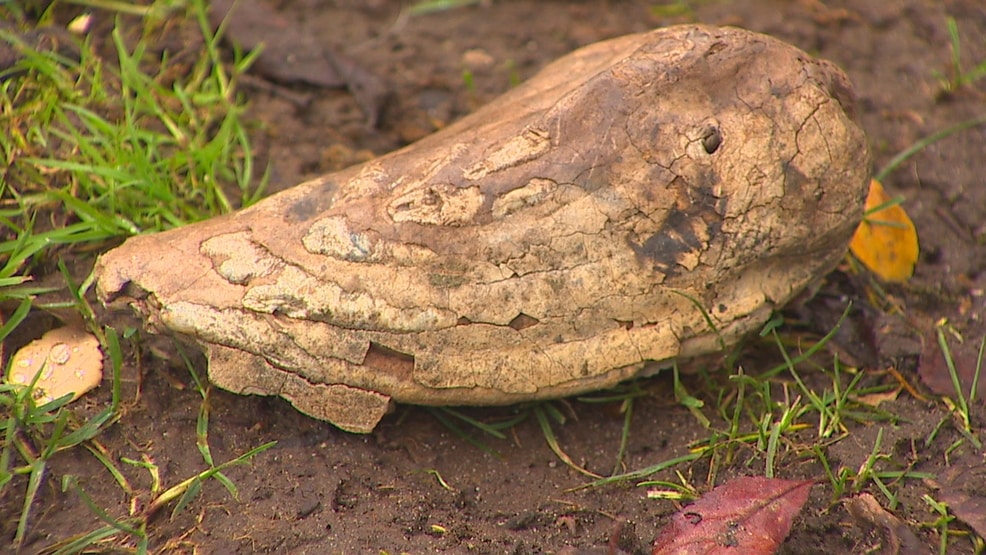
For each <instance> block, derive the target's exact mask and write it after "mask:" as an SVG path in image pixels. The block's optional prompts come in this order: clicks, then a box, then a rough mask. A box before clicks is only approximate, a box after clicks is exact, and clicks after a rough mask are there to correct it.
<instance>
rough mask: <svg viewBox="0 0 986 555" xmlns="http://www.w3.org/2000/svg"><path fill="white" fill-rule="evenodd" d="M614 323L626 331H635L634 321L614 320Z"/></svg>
mask: <svg viewBox="0 0 986 555" xmlns="http://www.w3.org/2000/svg"><path fill="white" fill-rule="evenodd" d="M613 321H614V322H616V325H618V326H620V327H621V328H623V329H625V330H632V329H633V320H613Z"/></svg>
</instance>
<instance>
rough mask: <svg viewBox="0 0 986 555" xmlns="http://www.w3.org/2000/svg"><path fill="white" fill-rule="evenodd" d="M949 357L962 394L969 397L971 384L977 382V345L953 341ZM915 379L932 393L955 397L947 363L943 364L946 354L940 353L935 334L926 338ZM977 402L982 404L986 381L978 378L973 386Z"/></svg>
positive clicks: (930, 334) (950, 344)
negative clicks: (919, 379) (918, 377)
mask: <svg viewBox="0 0 986 555" xmlns="http://www.w3.org/2000/svg"><path fill="white" fill-rule="evenodd" d="M948 350H949V354H950V356H951V357H952V362H953V364H954V365H955V373H956V375H957V376H958V378H959V384H960V385H961V386H962V394H963V395H966V396H969V395H970V394H971V388H972V384H973V383H976V363H977V360H978V358H979V344H978V343H975V342H964V343H958V342H953V343H949V345H948ZM918 376H920V378H921V383H923V384H924V385H925V386H927V387H928V389H930V390H931V391H932V392H933V393H936V394H938V395H944V396H946V397H951V398H953V399H954V398H955V396H956V391H955V384H954V383H952V376H951V375H950V374H949V371H948V364H947V363H946V361H945V354H944V353H943V352H942V350H941V345H940V344H939V343H938V338H937V337H935V334H934V332H930V333H927V334H926V335H925V340H924V347H923V348H922V349H921V358H920V362H919V363H918ZM976 399H977V400H978V402H980V403H982V402H983V400H984V399H986V380H984V379H981V378H980V380H979V381H978V383H976Z"/></svg>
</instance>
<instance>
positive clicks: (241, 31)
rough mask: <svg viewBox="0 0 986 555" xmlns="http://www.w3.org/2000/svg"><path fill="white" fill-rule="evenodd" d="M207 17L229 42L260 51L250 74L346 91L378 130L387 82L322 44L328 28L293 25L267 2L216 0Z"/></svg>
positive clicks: (387, 93) (277, 80) (385, 96)
mask: <svg viewBox="0 0 986 555" xmlns="http://www.w3.org/2000/svg"><path fill="white" fill-rule="evenodd" d="M209 18H210V20H211V22H212V25H213V26H214V27H217V28H218V27H219V26H220V25H225V26H226V34H225V39H226V40H228V41H230V42H232V43H233V44H236V45H237V46H238V47H240V48H242V49H244V50H254V49H255V48H257V47H262V48H263V49H262V50H261V51H260V55H259V56H258V57H257V59H256V61H255V62H254V63H253V67H252V68H251V70H252V71H255V72H257V73H259V74H260V75H263V76H265V77H267V78H268V79H271V80H273V81H276V82H278V83H284V84H293V83H304V84H308V85H314V86H317V87H324V88H340V87H346V88H347V89H349V92H350V93H351V94H352V95H353V98H355V99H356V102H357V103H358V104H359V106H360V109H362V110H363V112H364V114H366V118H367V121H368V123H369V124H370V126H371V127H374V126H376V124H377V120H378V118H379V116H380V110H381V109H382V108H383V105H384V103H385V102H386V99H387V97H388V95H389V94H390V91H389V87H388V85H387V83H386V81H385V80H384V79H383V78H382V77H380V76H378V75H377V74H375V73H373V72H371V71H369V70H367V69H365V68H363V67H362V66H361V65H359V64H358V63H357V62H356V61H355V60H353V59H351V58H349V57H348V56H346V55H344V54H342V53H340V52H337V51H334V50H333V49H331V48H330V47H328V46H327V45H325V44H323V42H322V40H321V39H320V36H322V35H324V34H326V33H327V32H331V30H328V29H318V28H312V26H311V25H308V24H306V23H305V22H303V21H302V22H299V21H289V20H287V19H285V18H284V17H283V16H282V15H281V14H279V13H278V12H277V11H276V10H275V9H274V8H273V7H272V6H271V5H269V4H268V3H267V2H259V1H258V2H235V1H234V0H213V1H212V2H211V3H210V5H209Z"/></svg>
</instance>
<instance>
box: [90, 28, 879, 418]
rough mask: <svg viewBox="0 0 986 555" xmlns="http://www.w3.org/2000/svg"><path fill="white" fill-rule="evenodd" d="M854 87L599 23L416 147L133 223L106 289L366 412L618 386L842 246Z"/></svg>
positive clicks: (103, 275)
mask: <svg viewBox="0 0 986 555" xmlns="http://www.w3.org/2000/svg"><path fill="white" fill-rule="evenodd" d="M849 90H850V88H849V84H848V82H847V81H846V77H845V76H844V75H843V74H842V73H841V72H840V71H839V70H838V69H836V68H835V67H834V66H832V65H830V64H827V63H825V62H819V61H816V60H813V59H812V58H810V57H809V56H808V55H806V54H805V53H803V52H801V51H799V50H797V49H795V48H793V47H791V46H788V45H786V44H784V43H781V42H779V41H776V40H774V39H771V38H768V37H765V36H763V35H758V34H755V33H751V32H747V31H741V30H738V29H729V28H726V29H720V28H714V27H706V26H679V27H672V28H667V29H662V30H657V31H652V32H650V33H646V34H640V35H630V36H626V37H621V38H618V39H614V40H611V41H607V42H602V43H597V44H595V45H592V46H589V47H586V48H584V49H581V50H578V51H576V52H574V53H572V54H570V55H568V56H566V57H564V58H562V59H560V60H558V61H557V62H555V63H553V64H551V65H550V66H548V67H547V68H545V69H544V70H543V71H542V72H541V73H539V74H538V75H537V76H535V77H534V78H533V79H531V80H530V81H528V82H527V83H525V84H524V85H522V86H520V87H518V88H516V89H514V90H513V91H511V92H510V93H508V94H506V95H504V96H503V97H501V98H499V99H497V100H496V101H494V102H493V103H491V104H490V105H488V106H486V107H485V108H483V109H482V110H480V111H478V112H477V113H475V114H473V115H471V116H469V117H467V118H465V119H463V120H462V121H460V122H458V123H456V124H455V125H452V126H450V127H448V128H447V129H445V130H443V131H442V132H440V133H437V134H435V135H433V136H431V137H428V138H426V139H424V140H422V141H420V142H418V143H416V144H414V145H411V146H410V147H407V148H405V149H402V150H400V151H397V152H394V153H391V154H389V155H387V156H384V157H381V158H379V159H376V160H373V161H371V162H369V163H367V164H364V165H362V166H358V167H354V168H349V169H347V170H344V171H341V172H338V173H335V174H331V175H326V176H324V177H321V178H319V179H316V180H313V181H310V182H307V183H303V184H301V185H298V186H296V187H294V188H292V189H290V190H288V191H285V192H283V193H280V194H278V195H275V196H272V197H270V198H269V199H266V200H265V201H263V202H261V203H259V204H257V205H255V206H253V207H251V208H249V209H246V210H243V211H240V212H238V213H235V214H232V215H229V216H225V217H221V218H216V219H213V220H209V221H206V222H202V223H199V224H195V225H192V226H187V227H185V228H182V229H179V230H174V231H170V232H165V233H160V234H156V235H148V236H142V237H136V238H132V239H130V240H128V241H127V242H126V243H125V244H124V245H123V246H121V247H120V248H118V249H115V250H113V251H110V252H109V253H107V254H106V255H104V256H103V257H102V258H101V259H100V261H99V262H98V264H97V269H96V276H97V280H98V281H97V291H98V294H99V296H100V298H101V299H103V300H104V301H105V302H117V303H125V304H130V305H131V306H133V307H134V308H135V309H136V310H138V312H140V313H141V314H142V315H143V316H144V317H145V318H146V319H147V321H148V324H149V326H150V327H151V328H152V329H156V330H163V329H167V330H171V331H174V332H178V333H181V334H185V335H188V336H190V337H192V338H194V339H196V340H197V341H198V342H200V343H201V344H202V345H203V346H204V348H205V350H206V352H207V355H208V357H209V373H210V378H211V379H212V381H214V382H215V383H216V384H217V385H219V386H221V387H224V388H226V389H230V390H232V391H235V392H239V393H245V394H266V395H281V396H282V397H284V398H286V399H288V400H289V401H290V402H291V403H293V404H294V405H295V406H296V407H297V408H298V409H299V410H302V411H303V412H305V413H307V414H310V415H312V416H314V417H317V418H321V419H324V420H328V421H330V422H333V423H334V424H336V425H338V426H339V427H341V428H343V429H346V430H350V431H357V432H366V431H369V430H372V428H373V427H374V426H375V425H376V423H377V421H378V420H379V419H380V418H381V417H382V416H383V414H384V413H385V412H386V410H387V407H388V405H389V403H390V402H391V400H394V401H399V402H408V403H420V404H505V403H512V402H517V401H522V400H529V399H537V398H547V397H557V396H563V395H568V394H574V393H578V392H582V391H587V390H592V389H597V388H604V387H607V386H611V385H614V384H615V383H617V382H619V381H620V380H623V379H626V378H628V377H630V376H633V375H634V374H635V373H637V372H638V371H640V369H641V368H642V367H643V363H644V362H646V361H658V362H667V361H670V360H671V359H675V358H688V357H694V356H698V355H702V354H705V353H708V352H712V351H716V350H718V349H719V347H720V344H719V338H718V337H717V335H716V334H715V333H714V332H713V330H711V329H709V326H708V325H707V323H706V321H705V317H704V315H703V313H702V312H703V310H704V311H705V312H707V313H708V315H709V316H710V317H711V318H712V319H713V321H714V322H715V325H716V328H717V329H718V332H719V334H720V335H721V338H722V340H724V341H725V343H726V344H727V345H728V344H732V343H734V342H735V341H736V340H738V339H739V338H740V337H741V336H742V335H743V334H745V333H747V332H748V331H751V330H753V329H756V328H758V327H759V326H760V325H762V323H763V322H764V321H765V320H766V319H767V318H768V317H769V315H770V312H771V311H772V310H773V309H774V308H776V307H779V306H780V305H782V304H784V303H786V302H787V301H788V300H790V299H791V298H792V297H793V296H794V295H796V294H797V293H799V292H800V291H801V290H803V289H804V288H805V287H806V286H807V285H808V284H809V283H810V282H811V281H812V280H814V279H816V278H818V277H819V276H820V275H822V274H824V273H825V272H827V271H828V270H830V269H831V267H832V266H833V265H834V264H835V263H836V262H837V261H838V260H839V258H840V257H841V256H842V254H843V253H844V251H845V246H846V242H847V241H848V238H849V236H850V235H851V233H852V231H853V229H854V227H855V225H856V223H857V222H858V221H859V219H860V217H861V215H862V204H863V197H864V195H865V191H866V184H867V181H868V171H869V160H868V155H867V149H866V142H865V139H864V137H863V134H862V132H861V131H860V130H859V128H858V127H856V125H855V124H854V123H853V122H852V120H851V118H850V117H849V115H847V113H851V99H849V98H846V97H845V95H846V94H847V91H849ZM696 305H699V306H700V307H701V309H700V308H699V306H696Z"/></svg>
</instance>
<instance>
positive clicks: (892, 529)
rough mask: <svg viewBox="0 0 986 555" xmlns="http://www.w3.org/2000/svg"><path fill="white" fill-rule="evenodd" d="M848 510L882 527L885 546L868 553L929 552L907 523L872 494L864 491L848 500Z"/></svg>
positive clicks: (856, 516) (891, 554)
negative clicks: (889, 510) (891, 512)
mask: <svg viewBox="0 0 986 555" xmlns="http://www.w3.org/2000/svg"><path fill="white" fill-rule="evenodd" d="M846 510H847V511H849V514H851V515H852V516H853V517H855V518H856V519H857V520H861V521H863V522H865V523H868V524H870V525H872V526H876V527H877V528H879V529H880V536H881V538H882V540H883V548H882V549H880V550H879V551H874V550H872V549H871V550H869V551H867V553H878V554H879V555H910V554H912V553H928V550H927V548H926V547H925V546H924V545H923V544H922V543H921V541H920V540H918V537H917V536H915V535H914V532H912V531H911V529H910V528H908V526H907V524H904V523H903V522H902V521H901V520H900V519H899V518H897V517H895V516H894V515H892V514H890V513H889V512H887V511H886V509H884V508H883V507H881V506H880V503H878V502H877V500H876V499H874V498H873V496H872V495H870V494H868V493H862V494H860V495H857V496H856V497H853V498H852V499H850V500H848V501H846Z"/></svg>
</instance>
